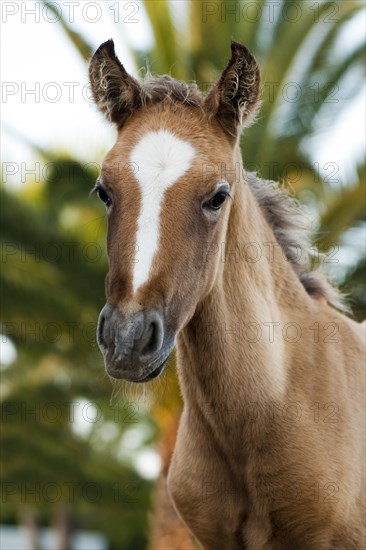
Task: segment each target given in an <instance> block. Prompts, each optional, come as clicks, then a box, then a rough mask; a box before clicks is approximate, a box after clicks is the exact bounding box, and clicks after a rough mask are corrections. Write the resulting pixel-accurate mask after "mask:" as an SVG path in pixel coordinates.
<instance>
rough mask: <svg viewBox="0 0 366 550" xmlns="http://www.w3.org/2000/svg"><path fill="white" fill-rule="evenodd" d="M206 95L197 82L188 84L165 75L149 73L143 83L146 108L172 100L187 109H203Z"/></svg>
mask: <svg viewBox="0 0 366 550" xmlns="http://www.w3.org/2000/svg"><path fill="white" fill-rule="evenodd" d="M204 98H205V93H203V92H201V90H200V89H199V88H198V86H197V84H196V83H195V82H191V83H189V84H188V83H186V82H183V81H181V80H176V79H175V78H173V77H171V76H169V75H167V74H164V75H158V76H152V75H151V74H150V73H147V75H146V76H145V78H144V80H143V82H142V94H141V100H142V103H143V105H144V106H148V105H149V104H152V103H159V102H161V101H165V100H170V101H172V102H173V103H174V102H175V103H180V104H182V105H186V106H187V107H197V108H199V109H202V107H203V102H204Z"/></svg>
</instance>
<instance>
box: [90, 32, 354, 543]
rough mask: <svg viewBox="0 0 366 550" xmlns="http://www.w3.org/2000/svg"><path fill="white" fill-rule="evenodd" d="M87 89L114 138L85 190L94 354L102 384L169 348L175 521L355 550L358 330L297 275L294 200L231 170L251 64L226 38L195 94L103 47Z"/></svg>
mask: <svg viewBox="0 0 366 550" xmlns="http://www.w3.org/2000/svg"><path fill="white" fill-rule="evenodd" d="M90 81H91V86H92V90H93V94H94V98H95V101H96V104H97V106H98V107H99V109H100V110H101V111H102V112H103V113H104V114H105V115H106V116H107V118H108V119H109V120H110V121H111V122H113V123H115V124H116V125H117V127H118V138H117V142H116V144H115V145H114V147H113V148H112V150H111V151H110V152H109V153H108V154H107V156H106V158H105V160H104V163H103V168H102V171H101V176H100V178H99V180H98V182H97V185H96V191H97V193H98V195H99V197H100V198H101V200H102V201H103V202H105V204H106V207H107V213H108V239H107V247H108V255H109V260H110V268H109V273H108V275H107V279H106V294H107V304H106V306H105V307H104V308H103V310H102V312H101V314H100V318H99V326H98V343H99V346H100V349H101V351H102V353H103V355H104V360H105V366H106V369H107V372H108V373H109V375H110V376H112V377H114V378H119V379H125V380H129V381H131V382H136V383H141V382H146V381H148V380H152V379H154V378H156V377H158V376H159V375H160V374H161V373H162V371H163V369H164V366H165V364H166V362H167V359H168V358H169V355H170V354H171V352H172V350H173V347H174V346H175V345H176V348H177V365H178V373H179V379H180V385H181V391H182V394H183V398H184V410H183V414H182V418H181V422H180V427H179V432H178V438H177V443H176V448H175V452H174V456H173V459H172V463H171V467H170V472H169V476H168V487H169V492H170V495H171V498H172V500H173V502H174V504H175V506H176V509H177V511H178V513H179V514H180V516H181V517H182V518H183V520H184V521H185V523H186V525H187V526H188V528H189V529H190V530H191V531H192V533H193V534H194V536H195V537H196V538H197V540H198V541H199V542H200V544H201V545H202V547H203V548H205V549H208V550H224V549H225V550H239V549H244V548H245V549H251V550H261V549H266V550H267V549H291V550H293V549H309V550H310V549H311V550H322V549H333V548H339V549H341V548H342V549H346V548H347V549H350V548H359V549H361V548H365V546H364V544H365V542H364V538H363V537H364V534H363V533H364V532H363V520H364V512H365V510H364V500H363V496H364V469H363V463H364V431H363V427H362V424H363V418H364V417H363V412H362V410H363V405H364V351H363V350H364V347H363V339H362V334H361V327H360V325H358V324H357V323H355V322H354V321H352V320H351V319H349V318H347V317H346V316H344V315H342V314H341V313H339V312H338V311H337V310H336V309H334V308H332V307H331V306H330V305H328V303H329V302H331V301H332V292H331V289H330V287H329V286H328V284H327V283H326V282H324V281H323V280H322V279H321V278H320V276H319V275H317V274H316V273H307V272H306V270H307V263H308V262H307V260H308V251H307V248H306V243H304V242H303V240H302V237H301V224H300V222H299V218H298V212H297V210H296V205H294V203H293V201H292V199H290V198H289V197H288V196H287V195H286V194H284V192H283V191H281V190H279V189H277V188H276V186H275V184H273V183H272V182H267V181H263V180H259V179H258V178H256V176H254V175H253V174H248V173H245V171H244V170H243V166H242V159H241V154H240V149H239V137H240V133H241V130H242V127H243V126H246V125H248V124H249V123H250V121H251V120H252V119H253V116H254V114H255V111H256V108H257V106H258V98H259V89H260V76H259V69H258V66H257V63H256V61H255V59H254V58H253V57H252V55H251V54H250V53H249V51H248V50H247V49H246V48H245V47H244V46H241V45H240V44H237V43H234V42H233V43H232V45H231V59H230V61H229V64H228V66H227V67H226V69H225V70H224V71H223V73H222V75H221V76H220V78H219V80H218V81H217V83H216V84H214V86H213V87H212V89H211V90H210V91H209V92H208V93H207V94H205V95H204V94H201V93H200V92H199V91H198V90H197V88H196V86H195V85H192V84H190V85H187V84H184V83H182V82H178V81H176V80H174V79H172V78H170V77H169V76H161V77H154V78H152V77H150V78H149V79H147V80H146V81H145V82H144V83H139V82H138V81H137V80H135V79H134V78H132V77H131V76H130V75H129V74H128V73H127V72H126V71H125V69H124V67H123V66H122V65H121V63H120V62H119V60H118V58H117V57H116V55H115V53H114V45H113V42H112V41H111V40H110V41H108V42H106V43H104V44H102V45H101V46H100V48H99V49H98V50H97V52H96V53H95V55H94V57H93V58H92V60H91V63H90ZM258 146H260V144H258ZM333 298H334V295H333Z"/></svg>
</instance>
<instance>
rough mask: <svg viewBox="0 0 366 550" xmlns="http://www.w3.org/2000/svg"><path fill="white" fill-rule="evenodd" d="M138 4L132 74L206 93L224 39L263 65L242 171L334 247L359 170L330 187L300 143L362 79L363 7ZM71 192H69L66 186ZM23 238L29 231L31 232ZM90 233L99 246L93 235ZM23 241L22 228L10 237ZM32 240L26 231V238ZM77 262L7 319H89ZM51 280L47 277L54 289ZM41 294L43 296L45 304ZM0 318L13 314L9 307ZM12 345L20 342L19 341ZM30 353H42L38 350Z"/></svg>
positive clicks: (163, 505) (160, 497)
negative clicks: (292, 205) (142, 20)
mask: <svg viewBox="0 0 366 550" xmlns="http://www.w3.org/2000/svg"><path fill="white" fill-rule="evenodd" d="M45 4H47V5H48V6H49V9H50V10H55V7H54V3H48V2H45ZM142 6H143V8H144V9H145V12H146V14H147V16H148V19H149V24H150V26H151V29H152V32H153V36H154V44H153V46H152V48H151V49H149V50H148V51H142V50H139V49H132V48H131V52H132V54H133V57H134V59H135V62H136V67H137V68H138V67H141V66H145V62H146V59H149V65H150V67H151V69H152V70H153V72H156V73H170V74H172V76H174V77H176V78H180V79H185V80H192V79H195V80H197V82H198V83H199V84H200V85H201V87H202V88H204V89H206V88H207V86H208V85H209V83H210V82H212V81H213V80H214V79H215V78H216V77H217V75H218V74H219V72H220V71H221V70H222V67H223V66H224V64H225V62H226V60H227V57H228V49H229V42H230V40H231V39H236V40H238V41H240V42H242V43H245V44H246V45H247V46H248V47H249V48H250V49H251V50H252V51H253V53H254V54H255V55H256V57H257V58H258V60H259V62H260V65H261V67H262V74H263V82H264V84H263V107H262V110H261V113H260V115H259V118H258V121H257V123H256V124H255V125H254V126H252V127H251V128H250V129H248V130H247V131H246V134H245V136H244V140H243V155H244V160H245V165H246V166H247V167H248V168H250V169H255V170H258V171H260V172H261V174H262V175H263V176H264V177H267V178H270V179H282V180H283V181H284V184H285V185H288V186H290V187H291V188H292V190H293V192H294V193H295V194H296V195H297V196H298V198H299V199H300V201H303V202H305V203H307V204H308V206H309V207H310V208H311V209H312V211H313V212H314V213H315V214H316V215H317V219H318V223H317V227H316V234H315V237H316V239H317V242H318V244H319V247H320V248H321V250H323V251H326V250H327V248H328V247H329V243H335V244H336V245H343V243H344V239H345V237H346V236H347V232H349V231H351V230H355V229H357V228H358V227H360V224H362V223H363V219H364V218H363V216H364V208H363V204H362V198H363V196H364V190H365V166H364V165H361V164H360V166H359V168H358V171H357V175H356V176H355V177H354V178H352V180H350V181H347V182H345V183H344V184H343V185H334V184H333V183H332V182H331V181H330V179H329V177H328V174H327V173H326V172H325V171H324V170H319V167H317V166H316V164H315V163H314V159H313V157H312V154H311V148H309V143H311V140H312V139H314V137H315V136H316V135H317V132H318V129H319V128H321V127H323V128H324V127H327V128H329V127H331V126H332V124H334V123H335V121H336V120H337V118H338V117H339V115H340V113H341V112H343V111H344V109H345V107H346V106H347V104H348V100H349V99H350V98H351V97H352V96H353V95H354V94H355V92H356V90H358V89H359V88H360V86H361V83H362V82H363V68H362V67H363V62H364V43H362V44H361V45H359V46H355V47H354V48H353V49H352V48H344V49H342V48H340V47H339V44H340V41H342V39H343V37H344V32H345V29H347V25H348V24H349V22H350V21H352V19H353V18H355V17H357V16H358V14H359V13H360V11H361V10H362V9H363V2H361V0H347V2H342V1H340V0H336V1H328V0H322V1H319V2H315V3H310V2H306V1H304V0H299V1H298V2H296V3H294V2H292V1H290V0H280V1H279V2H278V3H276V7H273V3H271V2H268V1H267V0H253V2H250V3H247V2H245V1H239V2H235V3H234V2H233V3H226V2H217V3H210V2H203V1H200V0H192V1H187V2H186V3H184V4H183V3H177V4H175V3H172V2H169V1H168V0H159V1H158V2H154V1H151V0H145V1H143V2H142ZM230 10H234V13H230ZM61 25H62V27H63V29H64V31H65V33H66V35H67V37H68V38H69V39H70V40H71V42H72V43H73V45H74V46H75V49H76V51H77V52H78V54H79V55H80V56H81V57H82V59H84V60H85V62H87V61H88V59H89V57H90V55H91V52H92V50H93V49H94V48H95V46H97V44H95V45H93V46H92V45H91V44H90V43H89V41H88V40H87V39H86V38H85V37H83V36H82V35H81V34H80V33H76V32H75V30H74V28H73V26H72V25H71V24H70V23H68V22H67V21H66V20H61ZM122 29H123V27H122V26H121V25H116V30H115V32H116V34H118V33H121V32H122ZM343 50H344V51H343ZM338 94H340V96H342V98H343V101H338V102H336V103H335V102H334V99H339V97H338ZM295 99H296V100H295ZM93 160H94V159H93ZM64 185H66V186H67V182H65V181H64ZM70 193H75V194H76V195H77V193H78V191H77V190H76V189H75V186H74V189H73V190H70ZM76 195H75V200H76V202H77V208H78V211H79V212H80V213H81V212H84V213H85V209H86V210H87V209H88V208H89V206H87V207H86V206H85V201H84V198H82V199H81V200H80V198H79V197H77V196H76ZM7 200H9V201H12V200H13V198H12V197H11V196H9V197H8V198H7ZM60 200H62V197H60ZM48 205H49V203H48ZM15 207H16V208H18V216H19V217H22V216H23V212H22V210H21V206H20V205H17V206H14V208H15ZM12 208H13V206H12ZM59 208H60V205H59V204H57V207H56V208H53V210H52V211H50V212H49V214H50V215H49V218H50V219H51V221H52V219H54V217H56V218H57V216H58V213H59ZM83 215H84V214H83ZM35 218H36V217H35V216H34V219H33V220H32V222H31V224H30V225H31V227H32V231H33V230H34V231H35V230H37V239H38V238H39V239H41V238H42V233H43V228H42V227H41V226H40V223H41V222H39V221H37V220H36V219H35ZM24 219H26V216H24ZM10 222H11V220H9V223H10ZM47 223H48V222H47ZM14 225H16V224H14V223H13V226H12V227H11V229H9V231H11V232H12V235H17V231H18V233H19V229H17V228H16V227H14ZM29 235H32V232H31V231H30V230H29ZM99 236H100V239H101V240H100V242H102V240H103V238H104V235H102V232H101V233H100V235H99ZM23 238H24V235H23V232H22V235H20V234H19V239H23ZM57 238H60V239H61V241H62V239H64V238H65V236H64V235H62V236H61V237H60V236H57V235H55V239H57ZM32 239H34V233H33V237H30V240H32ZM79 261H80V263H78V264H77V266H76V271H73V285H74V284H75V288H77V292H76V293H74V295H73V296H72V297H68V292H66V293H65V295H63V296H62V298H61V297H60V296H59V295H57V294H56V293H52V292H51V293H50V292H49V289H48V290H47V293H46V292H44V293H43V294H42V292H41V291H40V288H37V289H34V288H32V287H29V288H27V289H26V290H25V289H22V292H20V293H19V294H18V296H19V304H18V305H19V308H20V312H18V313H16V314H15V315H18V318H22V317H23V316H27V315H28V316H29V318H31V315H32V312H31V311H30V310H26V308H25V306H24V304H26V303H27V304H34V303H35V296H37V300H36V304H37V307H44V308H45V311H47V308H49V310H51V309H52V312H54V314H55V315H57V318H58V319H59V320H60V321H62V320H64V319H69V318H70V317H72V314H71V311H72V309H71V310H70V309H69V306H70V307H71V308H73V309H74V311H75V309H78V308H79V307H80V306H79V304H80V300H84V302H83V303H86V302H88V304H90V305H91V308H90V309H89V314H90V317H89V318H94V319H95V318H96V312H97V309H98V306H99V305H101V304H99V302H100V300H101V299H102V297H101V293H100V289H101V288H102V283H101V276H102V271H104V270H105V269H106V266H105V264H100V265H99V267H98V266H93V268H92V269H90V270H89V271H90V276H91V277H92V280H93V283H94V284H93V285H91V286H90V288H86V285H85V284H84V280H83V276H85V275H83V273H84V271H83V268H82V266H81V264H82V258H79ZM364 264H365V255H364V254H360V255H359V257H358V260H357V262H356V263H353V264H352V265H351V266H350V267H349V269H348V270H347V271H346V273H345V274H344V276H343V284H344V286H345V288H351V289H352V288H354V294H353V296H354V299H355V300H357V303H356V308H357V312H358V315H360V316H361V315H364V313H365V311H366V295H365V292H364V290H362V288H361V284H360V281H361V278H360V273H362V266H364ZM63 269H65V272H68V273H69V271H68V270H70V269H69V266H67V265H65V266H63ZM51 275H52V274H50V276H51ZM88 276H89V273H88ZM80 277H81V279H80ZM58 284H60V283H59V281H57V277H56V275H55V288H56V286H57V285H58ZM6 285H8V286H6V287H5V288H6V291H7V292H6V294H8V291H9V293H10V292H13V291H14V289H15V288H16V287H15V286H14V285H16V281H15V280H14V279H13V276H12V274H9V276H8V278H7V281H6ZM12 285H13V286H12ZM41 285H42V282H41V281H40V282H39V286H41ZM91 288H93V290H92V289H91ZM95 289H97V290H95ZM17 292H18V289H17ZM45 296H47V298H45ZM48 296H51V297H52V298H51V300H49V298H48ZM351 297H352V296H351ZM39 300H41V306H39ZM42 300H43V302H42ZM9 302H10V301H9ZM9 312H13V309H12V304H11V303H9ZM93 316H94V317H93ZM17 344H18V345H21V342H17ZM79 344H80V347H79ZM88 346H89V348H88ZM76 347H77V348H78V349H76ZM88 349H89V352H90V342H87V343H86V342H78V346H75V347H73V348H72V349H70V350H69V353H70V357H71V356H73V357H79V355H80V353H81V354H84V353H88ZM28 352H29V353H30V350H27V353H28ZM39 353H44V350H42V351H41V352H39ZM65 353H66V352H65ZM74 354H75V355H74ZM90 357H91V362H94V359H93V358H94V355H93V354H90ZM89 368H90V367H89V366H87V367H86V368H85V365H84V368H82V369H81V372H80V377H79V374H78V375H77V379H78V384H84V385H87V379H88V369H89ZM171 385H172V386H173V387H174V388H176V381H173V380H172V381H171ZM84 387H85V386H84ZM178 396H179V394H178V391H176V390H174V391H172V392H166V393H165V401H164V400H163V401H162V402H160V403H159V405H157V406H156V407H155V409H154V410H153V414H154V416H155V418H156V420H157V423H158V426H159V428H160V434H161V440H162V441H164V443H165V445H164V446H163V447H162V448H163V451H164V452H163V453H162V454H163V464H164V467H163V477H162V478H161V479H160V481H159V484H158V488H157V492H156V495H155V499H154V503H155V504H154V511H153V522H152V523H153V524H152V537H153V540H152V543H151V544H152V546H153V547H155V548H156V547H159V545H160V546H161V547H163V540H164V536H165V535H164V533H165V534H166V527H165V526H166V525H167V524H169V522H173V523H174V526H173V527H172V533H171V538H170V540H169V545H170V547H171V548H177V549H178V548H181V547H182V540H183V538H182V537H183V535H182V530H181V529H182V527H181V525H180V524H179V521H178V520H177V519H174V521H173V519H172V518H174V517H175V516H174V514H173V512H172V509H171V507H170V505H169V503H168V501H167V500H166V498H165V489H164V474H165V473H166V469H167V465H168V463H169V459H170V454H171V451H172V448H173V446H174V437H175V431H176V425H177V419H178V417H179V412H180V408H181V402H180V400H179V397H178ZM161 526H163V527H162V528H161ZM184 537H185V540H186V542H185V545H186V546H185V548H189V547H190V545H192V547H194V543H193V542H192V541H191V542H188V541H189V536H188V535H184ZM174 541H175V542H174ZM165 543H166V541H165Z"/></svg>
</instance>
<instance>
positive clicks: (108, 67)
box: [89, 40, 141, 127]
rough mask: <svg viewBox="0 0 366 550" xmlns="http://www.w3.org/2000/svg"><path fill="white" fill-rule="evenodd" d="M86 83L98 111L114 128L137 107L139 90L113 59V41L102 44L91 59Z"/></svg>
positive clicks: (137, 85)
mask: <svg viewBox="0 0 366 550" xmlns="http://www.w3.org/2000/svg"><path fill="white" fill-rule="evenodd" d="M89 80H90V85H91V89H92V92H93V97H94V100H95V103H96V104H97V106H98V108H99V110H100V111H101V112H102V113H103V114H104V115H105V116H106V117H107V119H108V120H110V121H111V122H115V123H116V124H117V126H118V127H121V126H122V125H123V124H124V122H125V120H126V119H127V118H128V117H129V116H130V115H131V114H132V113H133V112H134V111H136V109H138V107H139V106H140V105H141V86H140V84H139V83H138V81H137V80H135V79H134V78H133V77H132V76H130V75H129V74H128V73H127V71H126V69H125V68H124V66H123V65H122V63H121V62H120V60H119V59H118V57H117V56H116V54H115V51H114V42H113V40H108V41H107V42H104V43H103V44H102V45H101V46H99V48H98V49H97V51H96V52H95V54H94V55H93V57H92V59H91V61H90V64H89Z"/></svg>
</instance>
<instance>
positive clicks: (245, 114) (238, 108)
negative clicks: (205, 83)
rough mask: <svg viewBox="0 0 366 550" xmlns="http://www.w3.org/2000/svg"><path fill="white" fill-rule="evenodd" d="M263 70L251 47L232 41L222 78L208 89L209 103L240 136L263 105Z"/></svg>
mask: <svg viewBox="0 0 366 550" xmlns="http://www.w3.org/2000/svg"><path fill="white" fill-rule="evenodd" d="M259 95H260V72H259V67H258V64H257V62H256V60H255V58H254V57H253V55H252V54H251V53H250V51H249V50H248V49H247V48H246V47H245V46H242V45H241V44H239V43H238V42H231V58H230V61H229V63H228V65H227V67H226V69H225V70H224V71H223V73H222V75H221V77H220V78H219V80H218V81H217V82H216V83H215V84H214V85H213V87H212V88H211V90H210V91H209V92H208V94H207V97H206V100H205V107H206V110H207V112H208V113H209V114H210V116H215V117H216V118H217V119H218V121H219V122H220V124H221V126H222V127H223V128H224V130H225V131H226V132H227V133H228V134H229V135H230V136H232V137H234V138H237V136H238V134H240V132H241V129H242V127H243V126H249V125H250V124H251V123H252V122H253V119H254V116H255V114H256V111H257V109H258V107H259V105H260V101H259Z"/></svg>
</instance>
